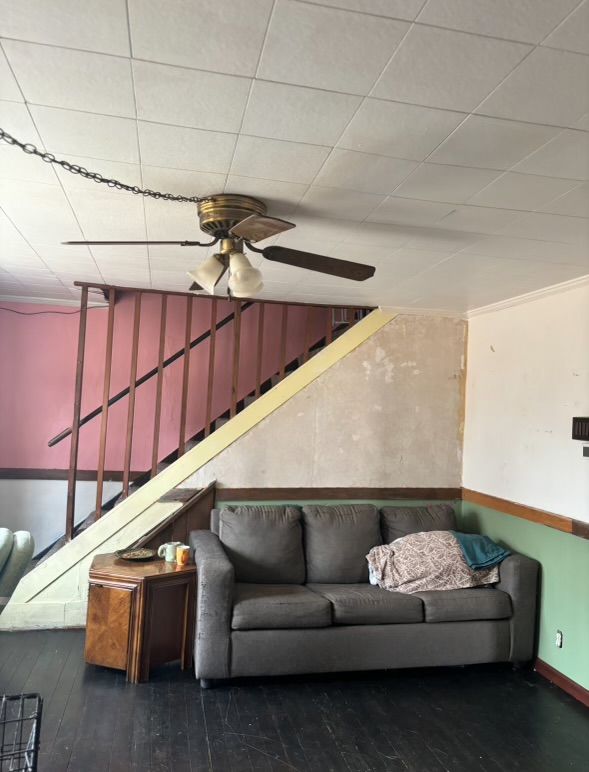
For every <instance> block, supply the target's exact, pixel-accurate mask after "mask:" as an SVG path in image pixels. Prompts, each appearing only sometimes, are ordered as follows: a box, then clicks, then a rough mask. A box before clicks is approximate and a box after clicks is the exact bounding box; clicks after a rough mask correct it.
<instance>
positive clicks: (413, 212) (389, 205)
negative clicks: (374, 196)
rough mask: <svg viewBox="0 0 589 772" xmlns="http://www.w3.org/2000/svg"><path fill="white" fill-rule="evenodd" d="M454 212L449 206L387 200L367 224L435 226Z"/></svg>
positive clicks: (426, 202)
mask: <svg viewBox="0 0 589 772" xmlns="http://www.w3.org/2000/svg"><path fill="white" fill-rule="evenodd" d="M453 210H454V207H453V206H452V205H451V204H438V203H433V202H431V201H416V200H414V199H408V198H395V197H393V196H391V197H389V198H387V199H386V200H385V201H383V203H382V204H381V205H380V206H379V207H378V208H377V209H375V211H374V212H373V213H372V214H371V215H370V217H368V221H369V222H379V223H395V224H397V225H426V226H429V225H435V223H437V222H438V220H441V219H442V218H443V217H445V216H446V215H448V214H450V212H452V211H453Z"/></svg>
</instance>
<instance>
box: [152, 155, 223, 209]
mask: <svg viewBox="0 0 589 772" xmlns="http://www.w3.org/2000/svg"><path fill="white" fill-rule="evenodd" d="M142 169H143V184H144V185H145V187H146V188H150V189H151V190H161V191H162V192H164V193H168V192H169V193H171V192H173V193H174V194H176V195H180V196H189V197H191V196H207V195H210V194H211V193H220V192H222V191H223V186H224V185H225V175H224V174H213V173H211V172H191V171H184V170H183V169H167V168H165V167H161V166H146V165H144V166H143V167H142ZM166 203H167V202H166ZM170 206H173V204H170ZM176 206H180V205H179V204H176ZM183 206H185V207H189V208H190V207H192V209H193V213H194V215H195V216H196V205H195V204H183Z"/></svg>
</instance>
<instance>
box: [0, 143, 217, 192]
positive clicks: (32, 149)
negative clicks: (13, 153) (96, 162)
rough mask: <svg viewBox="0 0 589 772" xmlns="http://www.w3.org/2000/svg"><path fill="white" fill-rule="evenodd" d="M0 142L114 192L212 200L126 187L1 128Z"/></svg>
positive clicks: (133, 186) (124, 184)
mask: <svg viewBox="0 0 589 772" xmlns="http://www.w3.org/2000/svg"><path fill="white" fill-rule="evenodd" d="M0 141H1V142H6V143H7V144H8V145H13V146H16V147H19V148H20V149H21V150H22V151H23V153H27V154H28V155H36V156H37V157H38V158H40V159H41V160H42V161H45V163H48V164H56V165H57V166H61V168H62V169H65V171H66V172H70V173H71V174H78V175H79V176H80V177H84V179H87V180H92V182H98V183H103V184H104V185H107V186H108V187H109V188H115V189H116V190H126V191H127V192H128V193H133V194H134V195H136V196H146V197H148V198H155V199H162V200H163V201H178V202H180V203H183V204H199V203H201V202H202V201H210V200H211V199H212V197H211V196H204V197H200V196H177V195H174V194H173V193H160V192H159V191H158V190H150V189H149V188H140V187H138V186H137V185H127V184H126V183H124V182H119V180H114V179H109V178H107V177H103V176H102V174H99V173H98V172H90V171H88V169H86V168H85V167H84V166H79V165H78V164H72V163H70V162H69V161H64V160H62V159H59V158H56V157H55V156H54V155H53V153H46V152H44V151H43V150H39V149H38V148H37V147H36V146H35V145H33V144H32V143H31V142H21V141H20V140H18V139H16V137H13V136H12V135H11V134H9V133H8V132H7V131H5V130H4V129H1V128H0Z"/></svg>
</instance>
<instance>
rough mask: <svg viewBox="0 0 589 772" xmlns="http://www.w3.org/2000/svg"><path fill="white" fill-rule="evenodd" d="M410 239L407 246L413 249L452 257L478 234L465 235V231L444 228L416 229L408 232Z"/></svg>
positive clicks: (472, 241) (477, 236)
mask: <svg viewBox="0 0 589 772" xmlns="http://www.w3.org/2000/svg"><path fill="white" fill-rule="evenodd" d="M407 233H408V235H409V238H408V240H407V242H406V246H407V247H410V248H411V249H425V250H428V251H431V252H443V253H444V254H446V255H452V254H454V252H458V251H459V250H461V249H464V248H465V247H468V246H469V245H470V244H472V243H474V242H475V241H476V240H477V239H478V238H479V234H477V233H464V232H463V231H458V230H456V231H452V230H449V229H448V230H445V229H444V228H414V229H413V231H411V232H409V231H407Z"/></svg>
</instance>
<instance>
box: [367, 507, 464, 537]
mask: <svg viewBox="0 0 589 772" xmlns="http://www.w3.org/2000/svg"><path fill="white" fill-rule="evenodd" d="M380 513H381V518H380V526H381V530H382V543H383V544H390V543H391V542H392V541H395V539H400V538H401V536H408V535H409V534H410V533H420V532H422V531H455V530H456V516H455V514H454V510H453V509H452V507H451V506H450V505H449V504H432V505H430V506H427V507H382V509H381V510H380Z"/></svg>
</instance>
